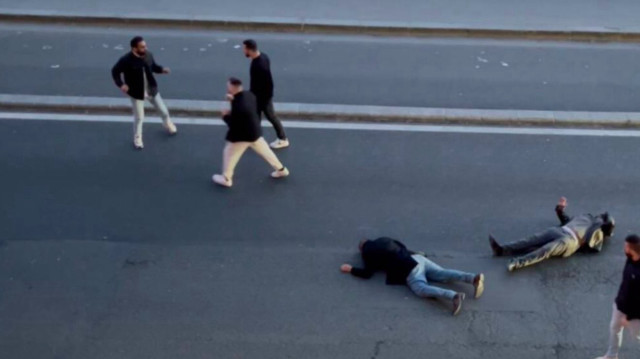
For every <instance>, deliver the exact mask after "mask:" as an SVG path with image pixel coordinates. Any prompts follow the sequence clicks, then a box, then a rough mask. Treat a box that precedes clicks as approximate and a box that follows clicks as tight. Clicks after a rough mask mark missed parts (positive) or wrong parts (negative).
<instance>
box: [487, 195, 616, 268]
mask: <svg viewBox="0 0 640 359" xmlns="http://www.w3.org/2000/svg"><path fill="white" fill-rule="evenodd" d="M566 207H567V199H566V198H564V197H562V198H560V202H558V205H557V206H556V215H557V216H558V219H560V226H559V227H552V228H549V229H547V230H545V231H543V232H540V233H537V234H534V235H533V236H530V237H527V238H524V239H521V240H519V241H515V242H512V243H508V244H503V245H500V244H498V242H497V241H496V240H495V239H494V238H493V237H492V236H489V243H490V244H491V249H492V250H493V254H494V255H495V256H503V255H520V256H519V257H516V258H513V259H512V260H511V261H510V262H509V265H508V269H509V271H514V270H516V269H520V268H524V267H526V266H530V265H533V264H536V263H539V262H542V261H544V260H546V259H549V258H551V257H564V258H566V257H569V256H571V255H572V254H574V253H576V252H577V251H579V250H583V251H588V252H600V251H601V250H602V245H603V244H604V241H605V240H606V239H607V238H609V237H611V236H612V235H613V229H614V228H615V220H614V219H613V217H612V216H611V215H609V214H608V213H603V214H600V215H597V216H593V215H591V214H583V215H580V216H577V217H573V218H572V217H569V216H568V215H567V214H566V213H565V209H566Z"/></svg>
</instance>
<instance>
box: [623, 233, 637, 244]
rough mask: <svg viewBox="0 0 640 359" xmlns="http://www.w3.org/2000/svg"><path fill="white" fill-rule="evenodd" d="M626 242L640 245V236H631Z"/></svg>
mask: <svg viewBox="0 0 640 359" xmlns="http://www.w3.org/2000/svg"><path fill="white" fill-rule="evenodd" d="M624 241H625V242H627V243H629V244H636V245H640V236H638V235H637V234H630V235H628V236H627V238H626V239H625V240H624Z"/></svg>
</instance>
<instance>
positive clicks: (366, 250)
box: [351, 237, 418, 284]
mask: <svg viewBox="0 0 640 359" xmlns="http://www.w3.org/2000/svg"><path fill="white" fill-rule="evenodd" d="M413 254H414V252H412V251H410V250H408V249H407V247H405V245H404V244H402V243H401V242H400V241H397V240H395V239H391V238H387V237H382V238H378V239H376V240H369V241H366V242H365V243H364V246H363V247H362V260H363V262H364V268H352V269H351V274H352V275H354V276H356V277H360V278H365V279H369V278H371V277H372V276H373V273H375V272H376V271H379V270H382V271H385V272H386V273H387V284H406V283H407V277H408V276H409V273H411V271H412V270H413V268H415V266H416V265H418V262H416V261H415V260H414V259H413V258H411V256H412V255H413Z"/></svg>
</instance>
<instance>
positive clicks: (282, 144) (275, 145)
mask: <svg viewBox="0 0 640 359" xmlns="http://www.w3.org/2000/svg"><path fill="white" fill-rule="evenodd" d="M269 147H271V148H273V149H274V150H277V149H280V148H285V147H289V140H288V139H286V138H285V139H284V140H281V139H277V140H275V141H273V142H271V143H270V144H269Z"/></svg>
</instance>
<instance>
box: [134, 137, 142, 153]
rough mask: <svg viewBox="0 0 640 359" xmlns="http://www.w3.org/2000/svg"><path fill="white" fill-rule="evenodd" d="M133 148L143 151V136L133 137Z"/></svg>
mask: <svg viewBox="0 0 640 359" xmlns="http://www.w3.org/2000/svg"><path fill="white" fill-rule="evenodd" d="M133 147H135V148H136V149H137V150H141V149H143V148H144V143H142V136H140V135H135V136H133Z"/></svg>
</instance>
